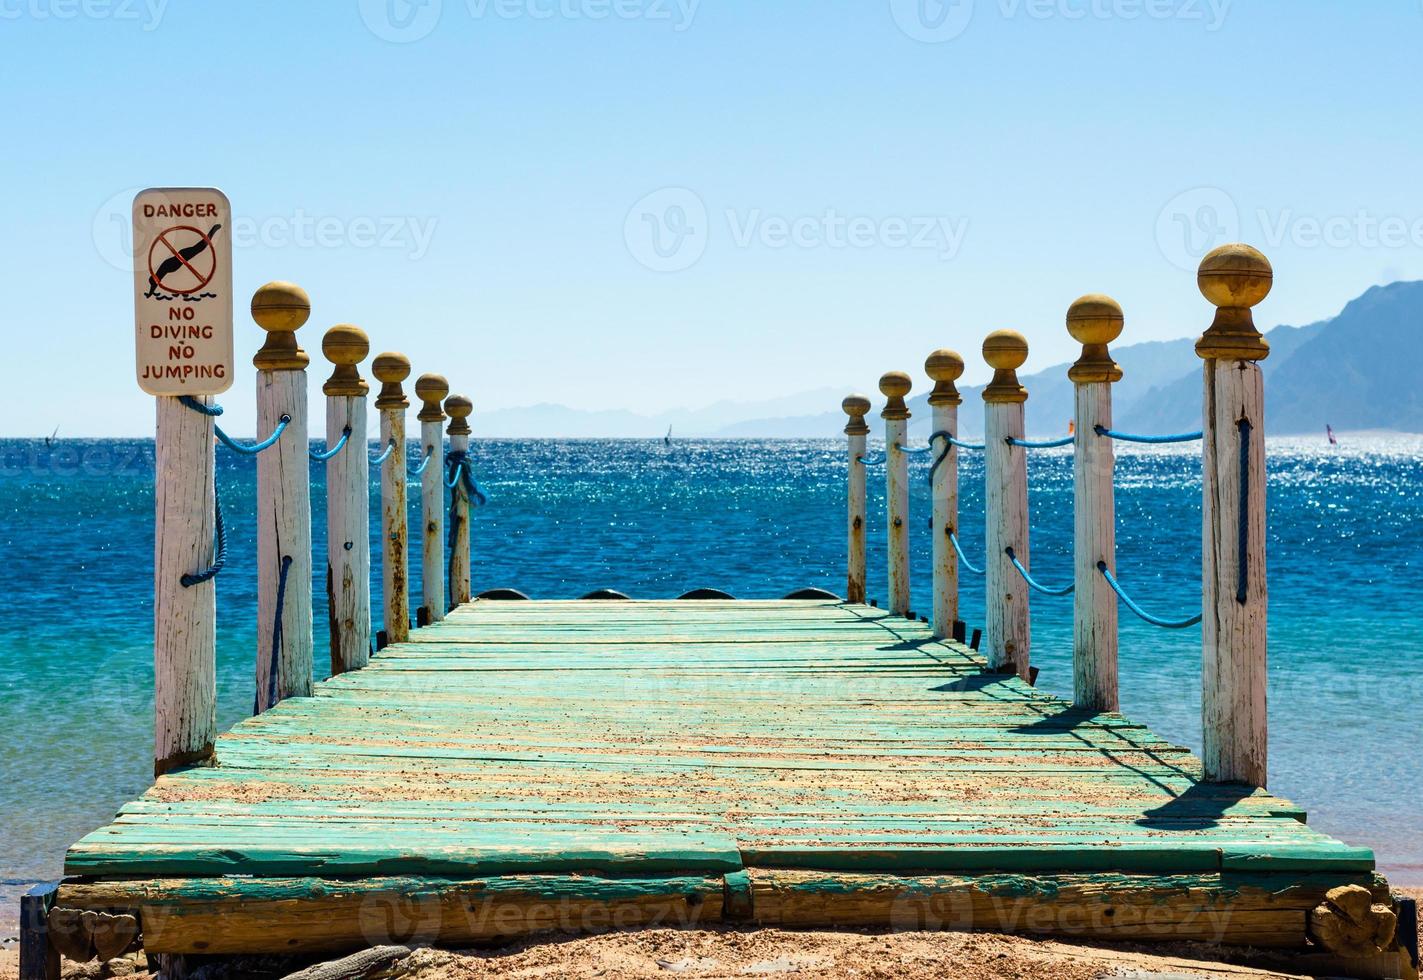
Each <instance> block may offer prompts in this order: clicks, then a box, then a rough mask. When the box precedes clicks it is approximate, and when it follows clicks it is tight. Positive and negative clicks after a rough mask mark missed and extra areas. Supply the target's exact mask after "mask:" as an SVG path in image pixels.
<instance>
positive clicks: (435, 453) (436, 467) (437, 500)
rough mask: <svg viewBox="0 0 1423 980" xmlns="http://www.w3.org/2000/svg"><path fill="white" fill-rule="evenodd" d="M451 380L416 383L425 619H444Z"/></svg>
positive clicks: (433, 377)
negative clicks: (447, 412) (447, 415)
mask: <svg viewBox="0 0 1423 980" xmlns="http://www.w3.org/2000/svg"><path fill="white" fill-rule="evenodd" d="M449 393H450V383H449V382H448V381H446V380H445V379H444V378H442V377H440V376H439V375H438V374H422V375H420V377H419V379H418V380H417V381H416V382H415V395H416V397H418V398H419V399H420V402H421V408H420V415H419V419H420V445H421V449H422V451H423V454H424V455H423V457H422V459H424V460H428V462H425V463H424V466H425V469H424V471H423V472H422V473H421V474H420V516H421V526H422V532H421V541H422V544H423V548H422V550H421V556H422V564H421V576H420V587H421V594H422V597H423V602H424V608H425V621H426V622H429V623H438V622H439V621H440V620H442V619H444V618H445V612H446V610H447V609H448V606H447V605H446V604H445V410H444V408H443V407H442V406H441V403H442V402H443V401H444V400H445V396H446V395H448V394H449Z"/></svg>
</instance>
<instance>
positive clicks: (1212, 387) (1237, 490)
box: [1196, 245, 1274, 787]
mask: <svg viewBox="0 0 1423 980" xmlns="http://www.w3.org/2000/svg"><path fill="white" fill-rule="evenodd" d="M1197 283H1198V284H1199V286H1200V289H1201V293H1202V294H1203V295H1204V296H1205V297H1206V299H1208V300H1210V302H1211V303H1212V304H1214V305H1215V306H1216V307H1217V310H1216V316H1215V322H1214V323H1213V324H1212V325H1211V328H1210V329H1209V330H1207V331H1206V332H1205V333H1204V334H1203V335H1202V337H1201V339H1200V340H1199V341H1197V343H1196V353H1197V354H1198V355H1200V357H1201V358H1202V359H1203V360H1204V361H1205V409H1204V417H1205V426H1204V432H1205V438H1204V446H1203V454H1204V466H1203V469H1202V482H1203V485H1204V498H1203V501H1202V513H1201V517H1202V524H1203V534H1202V537H1203V542H1202V556H1203V559H1204V560H1203V567H1202V570H1201V572H1202V581H1203V596H1202V616H1203V619H1202V621H1201V643H1202V656H1203V664H1202V671H1201V684H1202V691H1201V720H1202V728H1203V735H1204V738H1203V741H1204V743H1205V744H1204V749H1203V751H1202V753H1201V760H1202V762H1203V763H1204V764H1205V775H1206V778H1207V779H1208V780H1211V781H1213V782H1228V783H1245V784H1247V785H1250V786H1259V787H1263V786H1264V785H1265V782H1266V775H1267V765H1266V763H1267V751H1266V749H1267V742H1268V739H1267V727H1266V716H1265V681H1266V644H1265V620H1266V607H1267V591H1266V586H1265V385H1264V379H1263V376H1262V375H1261V373H1260V366H1259V364H1258V362H1259V361H1262V360H1264V359H1265V358H1266V357H1267V356H1268V355H1269V353H1270V347H1269V345H1268V344H1267V343H1266V342H1265V338H1264V337H1262V336H1261V335H1260V332H1259V331H1258V330H1256V329H1255V321H1254V317H1253V316H1252V314H1251V312H1250V311H1251V309H1252V308H1253V307H1254V306H1256V305H1258V304H1259V303H1260V302H1261V301H1263V300H1264V299H1265V297H1266V296H1268V295H1269V294H1270V289H1271V287H1272V286H1273V285H1274V270H1272V269H1271V268H1270V263H1269V261H1268V260H1267V259H1266V258H1265V256H1263V255H1261V254H1260V253H1259V252H1257V251H1256V250H1255V249H1253V248H1251V247H1250V246H1248V245H1225V246H1222V247H1221V248H1218V249H1216V250H1215V251H1213V252H1211V253H1210V254H1209V255H1207V256H1206V257H1205V259H1203V260H1202V262H1201V267H1200V272H1199V274H1198V276H1197Z"/></svg>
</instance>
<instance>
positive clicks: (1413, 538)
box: [0, 436, 1423, 938]
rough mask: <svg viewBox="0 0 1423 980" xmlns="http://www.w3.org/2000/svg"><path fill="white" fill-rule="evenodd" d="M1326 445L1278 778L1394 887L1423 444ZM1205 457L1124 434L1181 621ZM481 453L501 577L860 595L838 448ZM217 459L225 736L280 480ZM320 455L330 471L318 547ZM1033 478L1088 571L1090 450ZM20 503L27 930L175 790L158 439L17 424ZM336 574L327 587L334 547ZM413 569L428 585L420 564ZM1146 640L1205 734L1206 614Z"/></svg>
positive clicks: (1422, 537)
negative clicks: (1084, 484)
mask: <svg viewBox="0 0 1423 980" xmlns="http://www.w3.org/2000/svg"><path fill="white" fill-rule="evenodd" d="M1323 442H1324V441H1323V439H1283V438H1281V439H1272V440H1271V441H1270V443H1269V449H1268V453H1269V473H1270V476H1269V481H1270V482H1269V497H1270V515H1269V581H1270V742H1271V746H1270V749H1271V765H1270V769H1271V789H1272V790H1274V791H1275V792H1276V793H1278V794H1280V795H1283V796H1285V797H1288V798H1290V799H1293V800H1295V801H1296V802H1298V803H1300V804H1302V805H1304V806H1305V807H1307V808H1308V810H1309V811H1310V814H1311V818H1310V822H1311V824H1312V825H1313V826H1315V827H1317V828H1319V829H1321V830H1323V831H1326V832H1328V833H1331V834H1334V835H1336V836H1339V837H1342V838H1344V839H1345V840H1348V841H1350V842H1353V843H1358V844H1364V845H1368V846H1372V847H1374V848H1375V849H1376V851H1377V852H1378V855H1379V860H1380V864H1381V867H1382V868H1383V869H1384V870H1385V872H1387V873H1389V874H1390V875H1391V876H1392V877H1393V878H1394V880H1395V881H1396V883H1401V884H1414V885H1417V884H1420V883H1423V809H1420V808H1419V807H1418V806H1416V805H1415V794H1416V792H1417V789H1418V786H1419V773H1420V753H1419V748H1420V743H1419V737H1418V724H1419V716H1420V700H1421V699H1420V695H1423V533H1420V528H1423V437H1418V436H1368V437H1365V436H1359V437H1348V436H1346V437H1345V438H1344V439H1343V444H1342V445H1341V446H1340V447H1338V448H1337V449H1336V448H1331V447H1329V446H1327V445H1324V444H1323ZM1198 454H1199V448H1198V447H1196V446H1188V447H1161V448H1156V447H1142V448H1140V449H1128V448H1125V447H1124V448H1123V450H1122V454H1121V457H1120V459H1119V462H1118V470H1117V486H1118V491H1117V513H1118V550H1119V577H1120V578H1121V580H1122V582H1123V583H1124V585H1126V587H1127V588H1129V589H1130V590H1131V591H1132V592H1133V593H1135V594H1136V596H1137V597H1138V598H1139V599H1140V601H1141V602H1142V603H1143V604H1144V605H1146V606H1147V607H1148V608H1149V609H1150V610H1152V611H1155V612H1158V613H1160V614H1162V615H1166V616H1178V615H1179V616H1181V617H1184V616H1186V615H1189V614H1191V613H1192V612H1195V611H1199V606H1200V574H1201V567H1200V560H1201V531H1200V522H1201V514H1200V508H1201V501H1200V459H1199V455H1198ZM965 455H966V456H967V457H969V458H966V459H965V461H964V463H963V466H962V472H961V481H962V487H963V501H962V515H963V516H962V520H961V525H962V528H963V531H962V537H963V540H964V543H965V546H966V547H967V548H969V549H970V554H971V555H973V556H975V557H977V556H978V555H979V554H981V552H982V541H983V537H982V501H983V494H982V469H981V467H980V465H979V463H978V462H977V461H976V460H974V459H973V458H971V457H972V454H965ZM475 456H476V457H477V460H478V470H479V475H480V480H481V483H482V484H483V485H484V486H485V489H486V490H487V491H488V492H489V494H490V497H491V501H490V504H489V506H487V507H486V508H484V509H482V510H479V511H478V512H477V514H476V517H475V524H474V576H475V591H476V592H478V591H481V590H483V589H487V588H493V587H511V588H517V589H519V590H521V591H523V592H525V593H527V594H528V595H530V596H532V597H535V598H574V597H577V596H580V595H583V594H584V593H587V592H590V591H592V590H594V589H598V588H614V589H618V590H620V591H623V592H626V593H628V594H629V595H631V596H633V597H635V598H666V597H675V596H677V595H680V594H681V593H683V592H685V591H687V590H690V589H692V588H698V587H711V588H717V589H722V590H724V591H727V592H730V593H731V594H733V595H735V596H738V597H742V598H755V597H776V598H778V597H781V596H784V595H785V594H787V593H789V592H791V591H793V590H795V589H799V588H803V587H806V586H818V587H820V588H824V589H829V590H831V591H833V592H836V593H837V594H842V593H843V591H844V564H845V558H844V547H845V542H844V498H845V465H846V464H845V455H844V450H843V444H842V443H841V442H839V441H835V440H824V441H772V440H767V441H705V442H697V441H679V442H676V443H674V444H673V445H671V446H664V445H663V444H662V442H661V441H660V440H659V441H656V442H636V441H574V442H557V441H518V442H513V441H492V442H482V443H478V444H477V445H476V448H475ZM218 461H219V462H218V467H219V474H218V476H219V482H220V485H221V489H222V496H223V501H224V504H225V510H226V513H227V523H228V526H229V528H230V530H231V536H232V540H231V562H230V565H229V567H228V569H227V570H226V571H225V572H223V574H222V575H221V577H220V578H219V580H218V583H219V585H218V589H219V592H218V613H219V625H218V688H219V691H218V693H219V713H220V722H221V724H222V726H223V727H224V728H225V727H227V726H229V725H231V724H232V723H234V722H236V721H238V720H240V719H241V718H243V717H245V716H246V715H247V714H248V713H249V712H250V711H251V707H252V697H253V683H254V682H253V673H254V669H253V657H254V650H255V648H256V647H255V644H256V631H257V628H258V623H257V621H256V591H255V590H256V574H255V569H254V563H253V555H254V553H255V539H254V521H255V510H256V506H255V482H256V480H255V476H256V472H255V463H254V462H253V461H252V460H251V459H249V458H245V457H238V456H235V455H234V454H232V453H230V452H228V451H226V450H223V449H219V451H218ZM912 465H913V466H914V467H915V468H916V472H917V473H918V476H917V477H916V478H915V479H914V480H913V488H914V493H913V500H912V507H913V508H914V509H915V513H916V514H918V515H921V516H923V517H927V514H928V512H929V511H928V480H927V474H928V464H927V461H926V460H925V459H924V458H923V457H921V458H920V459H919V460H918V461H916V462H915V463H913V464H912ZM876 472H878V471H876ZM323 473H324V467H322V466H320V465H313V466H312V479H313V481H314V482H315V483H316V484H317V486H316V488H315V490H314V492H313V499H314V501H315V506H316V513H315V514H314V515H313V523H314V532H315V538H316V552H317V554H318V555H323V554H324V553H325V542H324V524H325V515H324V511H323V506H322V504H323V499H324V491H323V490H322V489H321V487H320V484H321V481H322V477H323ZM1030 483H1031V487H1032V489H1031V508H1032V525H1033V526H1032V542H1033V546H1032V556H1033V570H1034V572H1035V574H1036V575H1037V577H1038V578H1040V579H1041V580H1043V581H1046V582H1049V583H1058V582H1065V581H1066V580H1067V579H1068V577H1069V576H1070V575H1071V558H1070V556H1071V543H1072V542H1071V537H1072V466H1071V457H1070V456H1069V454H1068V451H1067V450H1057V451H1043V452H1035V453H1033V455H1032V457H1031V461H1030ZM412 502H414V501H412ZM416 506H418V504H417V505H416ZM870 506H871V512H870V513H871V518H870V544H871V548H870V556H869V561H870V566H869V567H870V594H871V595H872V596H878V597H880V598H883V596H884V593H885V588H884V584H883V580H884V571H883V570H884V543H883V542H884V522H883V494H882V485H881V481H880V480H879V479H878V478H875V479H872V480H871V502H870ZM0 515H3V518H0V569H3V570H4V575H5V580H4V589H5V599H6V601H5V605H4V616H3V617H0V640H3V645H0V650H3V652H4V657H5V669H4V671H3V674H2V675H0V677H3V680H2V681H0V683H3V696H2V697H0V732H3V739H0V761H2V762H3V773H4V778H3V780H0V816H3V822H0V880H3V884H0V922H8V923H11V924H12V923H13V918H12V916H13V914H14V909H15V902H14V900H13V899H14V896H15V895H17V894H18V893H19V890H20V889H21V887H22V885H23V883H25V882H30V881H34V880H39V879H46V878H53V877H56V876H57V875H58V873H59V870H60V866H61V861H62V858H63V854H64V851H65V848H66V847H67V846H68V845H69V844H70V843H71V842H73V841H74V840H76V839H77V838H78V837H80V836H81V835H83V834H85V833H86V832H88V831H89V830H91V829H93V828H94V827H95V826H97V825H99V824H101V823H103V822H105V821H107V820H108V819H110V818H111V817H112V816H113V814H114V812H115V810H116V809H117V808H118V806H120V805H121V804H122V803H124V802H125V801H127V800H129V799H131V798H133V797H134V796H136V795H137V794H139V793H141V792H142V791H143V790H144V788H145V787H146V786H148V784H149V782H150V776H151V771H152V770H151V767H152V754H151V753H152V744H151V743H152V702H151V698H152V683H153V680H152V663H151V657H152V630H153V623H152V588H153V584H152V561H153V559H152V555H153V541H152V536H153V447H152V443H151V442H140V441H129V442H125V441H68V442H63V441H61V442H57V443H55V444H54V445H53V446H52V447H49V448H47V447H46V446H45V444H44V443H43V441H15V440H10V441H0ZM413 516H414V515H413V514H412V517H413ZM911 527H913V528H917V529H919V530H918V531H917V532H916V533H915V534H914V536H913V543H914V549H915V550H914V556H913V561H914V566H913V567H914V596H915V600H914V601H915V604H916V606H917V607H918V608H921V609H924V610H927V609H928V608H929V596H928V591H929V534H928V532H927V530H924V524H923V522H922V521H921V519H920V517H916V518H915V519H914V520H913V521H912V522H911ZM377 553H378V550H377ZM414 557H415V556H413V555H412V558H414ZM316 565H317V575H318V577H319V579H320V580H319V581H318V582H316V583H314V592H315V595H316V596H317V601H318V603H319V604H322V603H324V589H325V581H324V579H325V568H324V562H323V561H320V560H318V561H317V563H316ZM412 574H413V575H414V577H415V581H413V582H412V594H413V595H416V596H418V595H419V590H420V585H419V581H418V576H419V562H418V560H416V561H413V562H412ZM376 578H377V581H378V580H379V570H378V569H377V571H376ZM980 583H981V580H979V579H975V578H973V577H972V576H965V594H964V597H963V608H964V612H963V618H964V619H966V620H967V621H968V623H969V624H970V626H971V627H972V626H977V625H980V624H981V623H982V618H983V597H982V589H981V585H980ZM413 604H418V602H416V603H413ZM375 605H376V608H377V610H379V606H380V603H379V600H378V599H377V601H376V604H375ZM323 609H324V606H322V609H319V610H318V615H317V616H316V617H315V620H316V623H317V630H318V635H317V637H316V650H317V657H316V661H317V664H318V669H320V667H321V665H322V663H323V661H324V660H325V659H326V658H325V657H324V656H323V655H322V654H323V651H324V650H325V649H326V648H327V647H326V644H327V638H326V636H325V634H324V629H325V622H326V617H325V615H323V614H321V613H322V610H323ZM378 616H379V613H378V612H377V617H378ZM1071 619H1072V606H1071V601H1070V600H1066V599H1059V600H1053V599H1047V598H1043V597H1034V599H1033V651H1032V657H1033V661H1034V663H1036V664H1037V665H1038V666H1040V667H1041V668H1042V674H1041V677H1040V678H1039V680H1038V685H1039V687H1041V688H1045V689H1047V690H1051V691H1054V692H1058V693H1063V694H1067V695H1070V694H1071V686H1072V681H1071V663H1070V660H1071V625H1072V624H1071ZM377 628H379V623H378V622H377ZM1121 647H1122V659H1121V690H1122V700H1123V705H1124V711H1125V712H1126V713H1127V714H1129V715H1130V716H1132V717H1133V718H1135V719H1136V720H1138V721H1141V722H1145V723H1148V724H1150V725H1151V726H1153V727H1154V728H1155V729H1156V730H1157V731H1159V732H1160V733H1162V734H1164V735H1166V736H1167V737H1169V738H1172V739H1174V740H1177V741H1179V742H1181V743H1183V744H1185V745H1188V746H1191V747H1192V748H1197V749H1198V748H1199V745H1200V720H1199V717H1198V716H1199V710H1200V660H1201V654H1200V631H1199V629H1189V630H1185V631H1181V632H1169V631H1165V630H1160V629H1156V628H1154V627H1151V626H1148V625H1146V624H1144V623H1141V622H1139V621H1137V620H1135V619H1134V618H1133V617H1132V616H1131V615H1130V614H1129V613H1127V612H1126V611H1125V610H1124V611H1123V613H1122V643H1121ZM0 938H4V937H3V935H0Z"/></svg>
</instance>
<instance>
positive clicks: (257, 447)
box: [178, 395, 292, 456]
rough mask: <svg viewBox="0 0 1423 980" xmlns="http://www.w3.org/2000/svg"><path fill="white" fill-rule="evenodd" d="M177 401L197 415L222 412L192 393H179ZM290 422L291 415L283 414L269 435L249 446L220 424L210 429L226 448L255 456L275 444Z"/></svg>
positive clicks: (219, 408) (215, 414) (216, 415)
mask: <svg viewBox="0 0 1423 980" xmlns="http://www.w3.org/2000/svg"><path fill="white" fill-rule="evenodd" d="M178 401H179V402H181V403H182V404H183V405H184V406H186V407H188V408H191V409H192V410H193V411H195V412H197V413H198V414H199V415H206V416H207V417H208V418H217V417H218V416H220V415H222V413H223V408H222V406H221V405H204V404H203V403H202V402H200V401H198V400H197V399H196V398H194V397H193V396H192V395H179V396H178ZM291 424H292V417H291V416H290V415H283V416H282V417H281V419H280V421H278V422H277V427H276V429H274V430H273V431H272V434H271V435H270V436H268V437H267V438H265V439H263V440H262V441H261V442H259V443H256V444H254V445H251V446H244V445H242V444H241V443H240V442H234V441H233V439H232V437H231V436H229V435H228V434H227V433H226V432H223V431H222V426H220V425H214V426H213V427H212V429H213V432H215V433H217V437H218V439H220V440H221V441H222V444H223V445H224V446H226V447H227V448H228V449H231V450H232V451H233V452H237V453H241V454H242V455H244V456H256V455H257V454H258V453H260V452H264V451H266V450H268V449H271V448H272V447H273V446H275V445H276V444H277V440H278V439H280V438H281V437H282V433H283V432H285V431H287V426H289V425H291Z"/></svg>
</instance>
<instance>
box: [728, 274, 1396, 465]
mask: <svg viewBox="0 0 1423 980" xmlns="http://www.w3.org/2000/svg"><path fill="white" fill-rule="evenodd" d="M1265 336H1266V338H1267V339H1268V340H1269V342H1270V356H1269V357H1268V358H1266V359H1265V360H1264V361H1263V362H1262V363H1261V368H1262V369H1263V371H1264V372H1265V384H1266V388H1265V425H1266V429H1267V431H1270V432H1274V433H1276V434H1280V435H1288V434H1294V433H1311V432H1323V431H1324V427H1325V425H1332V426H1333V427H1334V428H1335V429H1336V430H1339V431H1346V430H1351V429H1354V430H1358V429H1392V430H1397V431H1401V432H1423V282H1396V283H1392V284H1390V285H1387V286H1375V287H1373V288H1372V289H1370V290H1369V291H1368V292H1366V293H1364V294H1363V295H1362V296H1360V297H1359V298H1358V299H1355V300H1353V301H1352V302H1350V303H1349V305H1348V306H1346V307H1344V309H1343V311H1342V312H1341V313H1340V314H1339V315H1338V316H1336V317H1334V318H1333V319H1332V320H1321V321H1319V322H1318V323H1311V324H1309V325H1308V326H1304V327H1289V326H1280V327H1275V328H1274V329H1273V330H1270V331H1268V332H1267V333H1266V335H1265ZM1195 348H1196V339H1195V338H1194V337H1191V338H1188V339H1182V340H1169V341H1154V342H1151V343H1145V344H1131V345H1128V346H1124V347H1118V348H1113V349H1112V356H1113V357H1114V358H1115V359H1116V361H1117V363H1118V364H1120V365H1121V366H1122V375H1123V376H1122V380H1121V381H1119V382H1118V383H1117V384H1116V386H1115V390H1114V391H1113V415H1114V417H1115V418H1116V419H1117V421H1118V423H1119V424H1120V425H1122V426H1124V427H1126V428H1129V429H1131V430H1132V431H1135V432H1178V431H1182V430H1190V429H1198V428H1200V426H1201V369H1200V362H1199V361H1198V360H1197V359H1196V349H1195ZM964 353H965V354H968V353H969V352H968V351H965V352H964ZM1067 368H1068V365H1067V364H1059V365H1054V366H1053V367H1050V368H1046V369H1044V370H1042V371H1039V372H1037V373H1035V374H1030V375H1023V376H1022V379H1021V380H1022V382H1023V384H1024V385H1025V386H1026V387H1027V389H1028V405H1027V428H1028V433H1029V435H1033V436H1037V437H1043V436H1053V435H1064V434H1066V432H1067V422H1068V420H1069V419H1070V418H1072V413H1073V392H1072V382H1070V381H1068V380H1067ZM959 390H960V392H961V393H962V395H963V398H964V407H963V408H961V409H960V419H961V425H960V429H961V432H962V434H963V435H964V436H965V437H969V438H972V437H977V436H980V435H982V433H983V412H982V409H981V406H982V399H981V394H982V390H983V389H982V388H981V387H963V388H960V389H959ZM876 407H878V406H876ZM909 407H910V410H911V411H912V412H913V413H914V419H913V421H911V423H910V432H911V434H912V435H914V436H915V437H916V438H918V439H920V440H923V439H924V438H925V437H927V436H928V434H929V432H930V412H931V410H930V408H929V404H928V393H927V392H926V393H923V394H920V395H919V396H917V397H915V398H912V399H910V402H909ZM844 425H845V416H844V415H842V414H841V413H840V412H838V411H831V412H818V413H816V414H813V415H806V416H801V417H797V418H775V419H771V418H768V419H748V420H746V421H743V422H739V423H735V424H732V425H729V426H726V427H724V428H723V429H721V430H720V431H719V432H718V433H717V434H718V435H721V436H793V437H795V436H798V437H813V436H832V435H836V434H838V433H839V432H840V430H841V429H843V428H844Z"/></svg>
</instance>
